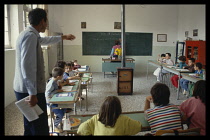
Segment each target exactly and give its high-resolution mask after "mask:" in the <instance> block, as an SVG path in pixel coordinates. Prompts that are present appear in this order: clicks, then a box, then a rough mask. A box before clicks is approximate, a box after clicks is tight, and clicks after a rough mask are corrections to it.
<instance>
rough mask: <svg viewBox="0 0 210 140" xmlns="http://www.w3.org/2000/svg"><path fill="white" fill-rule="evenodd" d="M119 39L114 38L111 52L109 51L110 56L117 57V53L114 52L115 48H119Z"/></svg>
mask: <svg viewBox="0 0 210 140" xmlns="http://www.w3.org/2000/svg"><path fill="white" fill-rule="evenodd" d="M120 41H121V39H119V40H115V45H114V46H113V47H112V50H111V53H110V58H112V57H114V58H118V54H116V49H121V45H120V44H121V42H120Z"/></svg>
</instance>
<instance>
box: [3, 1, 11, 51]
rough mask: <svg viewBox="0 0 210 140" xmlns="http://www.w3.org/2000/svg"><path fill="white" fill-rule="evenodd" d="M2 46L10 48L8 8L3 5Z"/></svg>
mask: <svg viewBox="0 0 210 140" xmlns="http://www.w3.org/2000/svg"><path fill="white" fill-rule="evenodd" d="M4 46H5V48H10V22H9V7H8V5H6V4H5V5H4Z"/></svg>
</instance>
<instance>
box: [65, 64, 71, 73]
mask: <svg viewBox="0 0 210 140" xmlns="http://www.w3.org/2000/svg"><path fill="white" fill-rule="evenodd" d="M70 71H72V62H68V63H66V66H65V72H66V73H69V72H70Z"/></svg>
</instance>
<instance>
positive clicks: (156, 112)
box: [145, 104, 182, 134]
mask: <svg viewBox="0 0 210 140" xmlns="http://www.w3.org/2000/svg"><path fill="white" fill-rule="evenodd" d="M145 113H146V114H145V115H146V119H147V121H148V123H149V125H150V128H151V133H152V134H155V132H156V131H157V130H169V129H170V130H177V129H182V125H181V112H180V110H179V109H178V107H177V106H176V105H172V104H168V105H166V106H155V107H154V108H151V109H147V110H146V111H145Z"/></svg>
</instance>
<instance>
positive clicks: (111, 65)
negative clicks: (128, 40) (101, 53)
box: [102, 58, 135, 78]
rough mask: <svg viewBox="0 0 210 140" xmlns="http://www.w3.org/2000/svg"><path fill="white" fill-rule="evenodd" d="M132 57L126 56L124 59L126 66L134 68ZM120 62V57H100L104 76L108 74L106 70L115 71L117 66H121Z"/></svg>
mask: <svg viewBox="0 0 210 140" xmlns="http://www.w3.org/2000/svg"><path fill="white" fill-rule="evenodd" d="M134 61H135V60H134V59H133V58H126V59H125V62H126V64H125V66H126V67H131V68H133V69H134V68H135V63H134ZM121 66H122V63H121V59H110V58H102V72H104V78H105V75H110V74H107V73H106V72H114V73H115V72H117V68H118V67H121Z"/></svg>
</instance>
